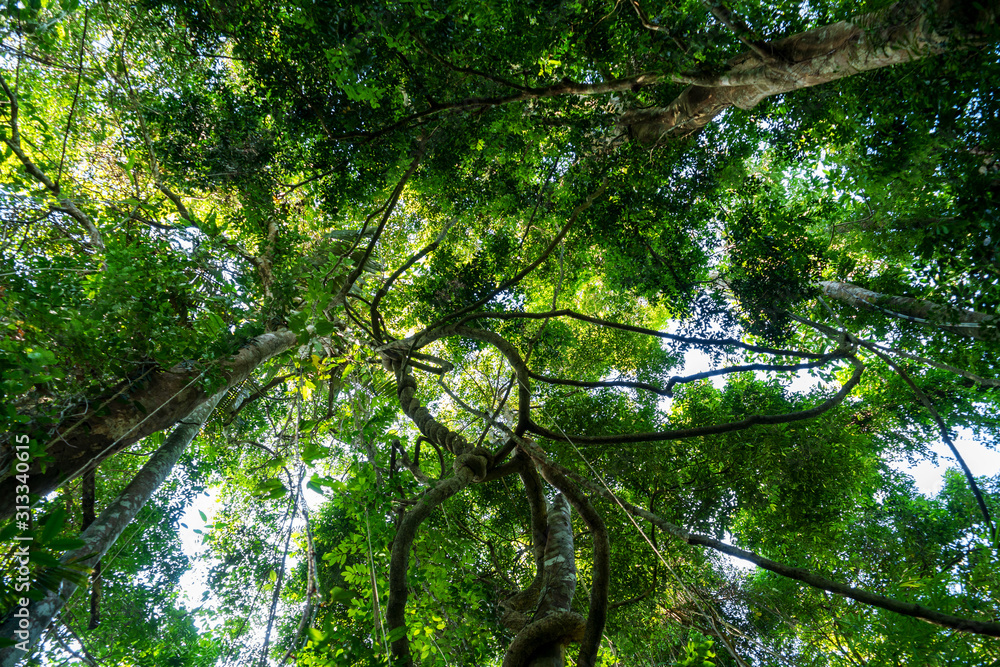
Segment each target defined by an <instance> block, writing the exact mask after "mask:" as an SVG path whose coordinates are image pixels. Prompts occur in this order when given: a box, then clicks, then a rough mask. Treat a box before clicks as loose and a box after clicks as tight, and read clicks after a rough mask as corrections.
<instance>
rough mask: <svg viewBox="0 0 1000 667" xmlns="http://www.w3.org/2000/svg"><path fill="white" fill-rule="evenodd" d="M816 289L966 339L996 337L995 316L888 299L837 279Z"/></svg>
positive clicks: (999, 321)
mask: <svg viewBox="0 0 1000 667" xmlns="http://www.w3.org/2000/svg"><path fill="white" fill-rule="evenodd" d="M819 286H820V289H821V290H822V291H823V294H824V295H825V296H828V297H830V298H831V299H836V300H837V301H840V302H842V303H847V304H850V305H852V306H856V307H858V308H865V309H867V310H878V311H881V312H883V313H886V314H887V315H891V316H893V317H896V318H899V319H903V320H907V321H909V322H916V323H917V324H923V325H925V326H931V327H935V328H938V329H942V330H944V331H950V332H951V333H954V334H958V335H959V336H965V337H966V338H975V339H977V340H996V338H997V333H998V332H997V325H1000V318H997V317H996V316H993V317H990V316H989V315H987V314H985V313H979V312H976V311H974V310H962V309H960V308H949V307H947V306H942V305H940V304H937V303H933V302H931V301H924V300H923V299H913V298H911V297H908V296H889V295H887V294H881V293H879V292H873V291H871V290H867V289H865V288H863V287H858V286H857V285H853V284H851V283H845V282H841V281H837V280H824V281H821V282H820V283H819Z"/></svg>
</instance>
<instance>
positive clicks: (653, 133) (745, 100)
mask: <svg viewBox="0 0 1000 667" xmlns="http://www.w3.org/2000/svg"><path fill="white" fill-rule="evenodd" d="M972 5H973V3H968V2H955V3H952V2H951V1H950V0H938V2H937V3H936V8H935V10H932V11H931V12H928V11H927V8H926V3H923V2H920V1H919V0H901V1H900V2H897V3H895V4H892V5H890V6H888V7H886V8H884V9H881V10H879V11H876V12H872V13H870V14H863V15H861V16H857V17H855V18H853V19H852V20H850V21H840V22H839V23H834V24H832V25H828V26H824V27H822V28H816V29H815V30H810V31H808V32H803V33H799V34H798V35H792V36H791V37H786V38H784V39H779V40H777V41H774V42H768V43H766V44H763V45H762V51H764V52H769V53H772V54H774V58H772V59H769V62H765V61H764V60H763V59H762V58H761V57H760V56H758V55H757V54H756V53H747V54H744V55H742V56H739V57H737V58H735V59H734V60H733V61H731V62H730V68H729V70H728V71H726V72H725V73H724V74H723V75H721V76H719V77H716V78H713V79H708V80H706V81H705V82H704V83H702V84H700V85H692V86H689V87H688V88H686V89H685V90H684V91H683V92H682V93H681V94H680V95H679V96H678V97H677V98H676V99H675V100H674V101H673V102H672V103H671V104H670V105H669V106H666V107H658V108H653V109H643V110H637V111H629V112H627V113H625V114H623V116H622V117H621V120H620V121H619V123H620V124H621V125H622V126H625V127H627V128H628V131H629V134H630V136H631V137H632V138H634V139H637V140H639V141H641V142H643V143H646V144H653V143H656V142H657V141H660V140H661V139H663V138H665V137H670V136H685V135H688V134H691V133H692V132H695V131H697V130H699V129H701V128H703V127H704V126H705V125H707V124H708V123H709V122H711V121H712V119H713V118H715V117H716V116H718V115H719V114H720V113H722V112H723V111H725V110H726V109H728V108H729V107H733V106H735V107H739V108H741V109H751V108H753V107H754V106H756V105H757V104H758V103H759V102H760V101H761V100H763V99H764V98H765V97H770V96H772V95H780V94H781V93H787V92H790V91H793V90H798V89H800V88H808V87H810V86H816V85H819V84H822V83H828V82H830V81H836V80H837V79H842V78H844V77H847V76H851V75H854V74H858V73H860V72H867V71H870V70H874V69H879V68H882V67H889V66H891V65H898V64H902V63H907V62H910V61H912V60H917V59H920V58H924V57H927V56H930V55H935V54H940V53H944V52H946V51H948V50H951V49H956V48H963V47H965V46H968V45H969V42H970V41H972V40H975V39H976V38H977V37H978V36H979V35H978V32H977V25H978V26H984V27H985V26H987V25H989V24H991V23H992V21H993V20H994V17H995V16H996V13H997V5H998V2H997V0H984V1H983V3H982V7H981V8H980V9H978V10H976V9H974V8H973V6H972Z"/></svg>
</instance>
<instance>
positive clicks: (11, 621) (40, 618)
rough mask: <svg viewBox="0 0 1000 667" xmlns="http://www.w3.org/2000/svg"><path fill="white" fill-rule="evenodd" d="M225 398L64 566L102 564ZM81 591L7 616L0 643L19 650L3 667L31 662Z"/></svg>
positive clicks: (180, 435)
mask: <svg viewBox="0 0 1000 667" xmlns="http://www.w3.org/2000/svg"><path fill="white" fill-rule="evenodd" d="M224 395H225V391H221V392H219V393H218V394H216V395H215V396H213V397H211V398H210V399H208V400H207V401H203V402H202V403H201V405H199V406H198V407H196V408H195V409H194V410H193V411H192V412H191V413H190V414H188V415H187V419H186V420H185V421H182V422H181V423H180V424H179V425H178V426H177V428H175V429H174V431H173V432H172V433H171V434H170V436H169V437H168V438H167V441H166V442H164V443H163V446H161V447H160V448H159V449H158V450H157V451H156V453H155V454H154V455H153V456H152V458H150V460H149V461H148V462H147V463H146V465H145V466H143V468H142V470H140V471H139V472H138V473H137V474H136V476H135V478H134V479H133V480H132V481H131V482H130V483H129V485H128V486H127V487H126V488H125V490H124V491H122V492H121V494H119V496H118V497H117V498H116V499H115V500H114V501H113V502H112V503H111V504H110V505H108V507H107V508H106V509H105V510H104V511H103V512H101V516H100V517H98V519H97V520H96V521H95V522H94V523H92V524H91V525H90V526H89V527H88V528H87V529H86V530H84V531H83V532H82V533H81V534H80V539H82V540H83V541H84V542H85V543H86V544H84V546H82V547H80V548H79V549H75V550H73V551H71V552H69V553H67V554H66V555H64V556H63V557H62V558H61V559H60V560H61V561H62V562H63V563H66V564H69V563H73V564H77V565H84V566H88V567H89V566H92V565H93V564H94V563H96V562H98V561H100V559H101V557H102V556H104V554H105V553H107V551H108V549H110V548H111V546H112V545H114V543H115V541H116V540H117V539H118V538H119V537H120V536H121V534H122V531H124V530H125V527H126V526H128V525H129V523H131V521H132V519H134V518H135V515H136V514H137V513H138V512H139V510H140V509H142V507H143V505H145V504H146V501H147V500H149V498H150V496H152V495H153V492H155V491H156V490H157V489H158V488H159V487H160V485H161V484H163V481H164V480H165V479H166V478H167V475H169V474H170V471H171V470H172V469H173V467H174V464H175V463H177V459H179V458H180V455H181V454H182V453H183V452H184V450H185V449H186V448H187V446H188V444H190V443H191V441H192V440H193V439H194V437H195V436H196V435H198V432H199V431H201V427H202V424H204V423H205V421H206V420H207V419H208V416H209V415H210V414H211V413H212V410H213V409H215V405H216V404H217V403H218V402H219V400H220V399H221V398H222V397H223V396H224ZM76 588H77V586H76V584H75V583H73V582H71V581H66V580H64V581H63V582H62V583H61V585H60V586H59V590H57V591H50V592H49V593H48V594H47V595H46V596H45V597H44V598H42V599H41V600H37V601H33V602H31V604H30V605H28V606H27V607H23V606H18V607H15V608H14V609H13V610H10V611H9V612H8V613H7V614H6V615H5V617H4V621H3V623H2V625H0V637H7V638H13V639H14V640H15V641H17V642H18V644H16V645H15V646H7V647H3V648H0V667H13V666H14V665H15V664H17V663H18V662H20V661H21V660H22V659H23V658H24V657H25V655H26V653H27V651H28V650H30V649H31V647H32V646H34V645H35V643H37V642H38V639H39V637H41V635H42V633H43V632H44V631H45V629H46V628H48V626H49V623H51V622H52V619H53V617H55V615H56V614H57V613H59V611H60V610H61V609H62V608H63V607H64V606H65V605H66V602H67V601H68V600H69V598H70V596H72V595H73V592H74V591H76ZM25 612H26V613H25ZM15 614H17V615H15ZM22 620H27V623H28V626H27V627H26V628H25V627H23V626H21V621H22Z"/></svg>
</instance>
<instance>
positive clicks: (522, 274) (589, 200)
mask: <svg viewBox="0 0 1000 667" xmlns="http://www.w3.org/2000/svg"><path fill="white" fill-rule="evenodd" d="M607 186H608V182H607V178H603V179H601V184H600V186H598V188H597V189H596V190H595V191H594V192H592V193H590V194H589V195H587V198H586V199H585V200H584V201H583V202H582V203H581V204H579V205H578V206H577V207H576V208H574V209H573V212H572V213H571V214H570V216H569V220H567V221H566V224H565V225H563V228H562V229H560V230H559V233H558V234H556V237H555V238H554V239H552V242H551V243H549V245H548V246H547V247H546V248H545V249H544V250H543V251H542V253H541V254H540V255H539V256H538V258H537V259H535V261H534V262H532V263H531V264H529V265H528V266H526V267H525V268H524V269H522V270H521V271H519V272H518V273H517V274H516V275H514V276H513V277H512V278H510V279H508V280H505V281H504V282H503V283H501V284H500V285H499V286H498V287H497V288H496V289H494V290H492V291H491V292H489V293H488V294H487V295H486V296H484V297H483V298H482V299H480V300H479V301H476V302H475V303H471V304H469V305H467V306H465V307H463V308H460V309H458V310H456V311H455V312H453V313H450V314H448V315H445V316H444V317H442V318H441V319H439V320H437V321H436V322H434V323H433V324H431V325H429V326H428V327H427V328H426V329H424V330H423V331H422V332H420V333H418V334H417V335H416V337H417V338H421V337H422V336H423V335H424V334H426V333H427V332H431V331H433V330H434V329H435V328H437V327H439V326H441V325H442V324H443V323H445V322H447V321H449V320H453V319H455V318H457V317H462V316H463V315H465V314H466V313H471V312H473V311H475V310H476V309H478V308H481V307H482V306H484V305H486V304H487V303H489V302H490V300H491V299H492V298H493V297H495V296H496V295H497V294H500V293H501V292H503V291H504V290H506V289H509V288H511V287H513V286H514V285H516V284H517V283H519V282H521V280H522V279H523V278H524V277H525V276H527V275H528V274H529V273H531V272H532V271H534V270H535V269H537V268H538V267H539V266H540V265H541V264H542V262H544V261H545V260H546V258H548V256H549V255H550V254H552V251H553V250H555V249H556V248H557V247H558V246H559V243H561V242H562V240H563V239H564V238H565V237H566V234H567V233H569V230H570V228H572V227H573V223H575V222H576V220H577V218H579V217H580V214H581V213H583V212H584V211H586V210H587V209H588V208H590V207H591V205H592V204H593V203H594V200H595V199H597V198H598V197H600V196H601V195H602V194H603V193H604V190H605V189H606V188H607ZM467 319H468V318H466V320H463V321H467Z"/></svg>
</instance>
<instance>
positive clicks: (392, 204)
mask: <svg viewBox="0 0 1000 667" xmlns="http://www.w3.org/2000/svg"><path fill="white" fill-rule="evenodd" d="M426 148H427V142H426V139H425V138H422V139H421V141H420V146H419V148H418V149H417V154H416V155H415V156H414V158H413V161H412V162H410V166H409V168H407V170H406V172H405V173H404V174H403V176H402V177H401V178H400V179H399V182H398V183H396V187H395V188H394V189H393V191H392V194H391V195H390V196H389V201H388V202H387V204H386V207H385V212H384V213H383V214H382V219H381V220H379V224H378V227H376V228H375V233H374V234H372V240H371V241H370V242H369V243H368V247H367V248H365V252H364V254H363V255H362V256H361V259H359V260H358V263H357V266H355V267H354V270H353V271H351V272H350V273H349V274H348V275H347V279H346V280H345V281H344V286H343V287H341V288H340V292H338V293H337V296H335V297H334V298H333V301H334V302H336V303H340V302H342V301H344V300H345V298H346V296H347V293H348V292H350V291H351V288H352V287H354V283H355V282H356V281H357V280H358V278H359V277H361V274H362V273H363V272H364V270H365V264H367V263H368V258H370V257H371V256H372V252H373V251H374V250H375V244H376V243H378V240H379V237H381V236H382V231H383V230H384V229H385V225H386V223H387V222H388V221H389V216H390V215H392V212H393V211H394V210H395V208H396V203H397V202H398V201H399V196H400V195H401V194H403V188H404V187H405V186H406V182H407V181H409V180H410V177H411V176H412V175H413V172H415V171H416V170H417V166H418V165H419V164H420V159H421V158H422V157H423V156H424V151H425V150H426Z"/></svg>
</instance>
